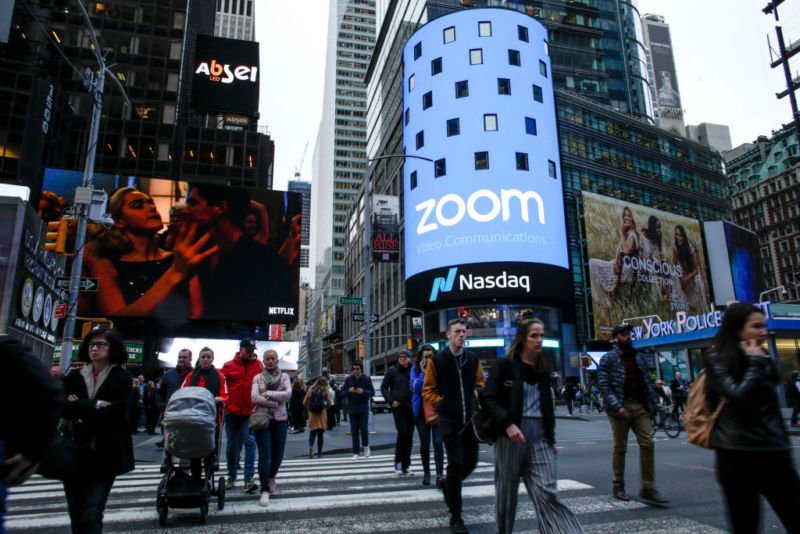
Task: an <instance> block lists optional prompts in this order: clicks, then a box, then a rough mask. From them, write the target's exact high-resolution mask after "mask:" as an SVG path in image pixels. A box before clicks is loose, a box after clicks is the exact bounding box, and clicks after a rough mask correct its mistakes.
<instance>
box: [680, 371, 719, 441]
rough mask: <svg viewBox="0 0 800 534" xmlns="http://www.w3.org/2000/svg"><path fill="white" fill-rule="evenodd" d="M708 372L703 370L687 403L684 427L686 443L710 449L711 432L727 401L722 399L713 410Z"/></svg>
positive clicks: (683, 417)
mask: <svg viewBox="0 0 800 534" xmlns="http://www.w3.org/2000/svg"><path fill="white" fill-rule="evenodd" d="M707 381H708V380H707V376H706V371H705V369H703V370H702V371H700V373H699V374H698V375H697V378H696V379H695V381H694V385H693V386H692V389H691V391H689V399H688V400H687V401H686V410H685V411H684V412H683V415H682V416H681V419H683V426H684V428H685V429H686V441H688V442H689V443H691V444H692V445H697V446H698V447H705V448H709V443H710V442H711V431H712V430H714V424H715V423H716V422H717V418H718V417H719V414H720V412H721V411H722V407H723V406H725V403H726V402H727V399H725V398H722V399H721V400H720V403H719V405H717V408H716V409H715V410H711V407H710V406H709V403H708V396H707V393H706V387H707Z"/></svg>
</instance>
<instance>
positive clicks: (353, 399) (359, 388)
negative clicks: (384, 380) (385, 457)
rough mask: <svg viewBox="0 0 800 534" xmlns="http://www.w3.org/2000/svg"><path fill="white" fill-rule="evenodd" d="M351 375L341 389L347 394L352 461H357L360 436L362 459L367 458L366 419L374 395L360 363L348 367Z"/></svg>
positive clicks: (367, 437)
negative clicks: (362, 451) (362, 450)
mask: <svg viewBox="0 0 800 534" xmlns="http://www.w3.org/2000/svg"><path fill="white" fill-rule="evenodd" d="M350 370H351V371H352V374H351V375H350V376H348V377H347V378H346V379H345V381H344V385H343V386H342V389H343V390H344V391H346V392H347V410H348V412H349V413H350V432H351V437H352V439H353V460H358V453H359V451H360V450H361V449H360V447H359V443H358V437H359V435H361V445H362V446H363V447H364V457H365V458H369V455H370V451H369V433H368V432H367V418H368V414H369V399H370V397H372V396H373V395H374V394H375V388H374V387H373V385H372V379H370V377H368V376H367V375H365V374H363V367H361V362H357V361H356V362H353V364H352V365H351V366H350Z"/></svg>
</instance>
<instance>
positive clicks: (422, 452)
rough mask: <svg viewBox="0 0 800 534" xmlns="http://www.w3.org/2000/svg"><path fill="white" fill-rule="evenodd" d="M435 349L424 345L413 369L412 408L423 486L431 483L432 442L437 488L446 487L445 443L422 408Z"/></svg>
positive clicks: (437, 428) (437, 427)
mask: <svg viewBox="0 0 800 534" xmlns="http://www.w3.org/2000/svg"><path fill="white" fill-rule="evenodd" d="M433 353H434V350H433V347H431V346H430V345H423V346H422V347H421V348H420V349H419V352H418V353H417V360H416V363H415V364H414V366H413V367H412V368H411V391H412V393H413V398H412V400H411V406H412V408H413V409H414V424H415V425H416V427H417V434H419V456H420V459H421V460H422V471H423V475H422V484H423V485H425V486H428V485H429V484H430V483H431V441H433V461H434V463H435V464H436V487H437V488H438V489H442V487H444V443H443V442H442V434H441V433H440V432H439V425H429V424H428V423H427V422H426V421H425V410H424V409H423V406H422V402H423V400H422V385H423V384H424V383H425V369H427V367H428V365H429V364H430V359H431V358H432V357H433Z"/></svg>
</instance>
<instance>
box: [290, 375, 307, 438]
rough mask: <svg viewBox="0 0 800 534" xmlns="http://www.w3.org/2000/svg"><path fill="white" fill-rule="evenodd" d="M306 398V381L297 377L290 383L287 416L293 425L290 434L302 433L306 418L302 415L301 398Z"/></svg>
mask: <svg viewBox="0 0 800 534" xmlns="http://www.w3.org/2000/svg"><path fill="white" fill-rule="evenodd" d="M305 398H306V383H305V382H303V379H302V378H300V377H297V378H296V379H295V380H294V384H292V397H291V398H290V399H289V416H290V418H291V420H292V426H293V427H294V428H293V429H292V431H291V432H289V433H290V434H302V433H303V431H304V430H305V428H306V418H305V416H304V415H303V408H304V406H303V399H305Z"/></svg>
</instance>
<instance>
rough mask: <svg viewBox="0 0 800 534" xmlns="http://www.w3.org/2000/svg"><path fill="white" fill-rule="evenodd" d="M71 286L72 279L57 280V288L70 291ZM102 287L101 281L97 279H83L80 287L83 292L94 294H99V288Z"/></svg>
mask: <svg viewBox="0 0 800 534" xmlns="http://www.w3.org/2000/svg"><path fill="white" fill-rule="evenodd" d="M69 284H70V277H68V276H59V277H58V278H56V287H57V288H58V289H69ZM99 286H100V280H98V279H97V278H87V277H85V276H84V277H81V281H80V284H79V285H78V287H79V288H80V290H81V291H89V292H92V293H96V292H97V288H98V287H99Z"/></svg>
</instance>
